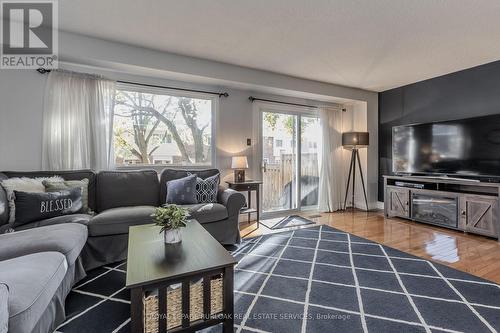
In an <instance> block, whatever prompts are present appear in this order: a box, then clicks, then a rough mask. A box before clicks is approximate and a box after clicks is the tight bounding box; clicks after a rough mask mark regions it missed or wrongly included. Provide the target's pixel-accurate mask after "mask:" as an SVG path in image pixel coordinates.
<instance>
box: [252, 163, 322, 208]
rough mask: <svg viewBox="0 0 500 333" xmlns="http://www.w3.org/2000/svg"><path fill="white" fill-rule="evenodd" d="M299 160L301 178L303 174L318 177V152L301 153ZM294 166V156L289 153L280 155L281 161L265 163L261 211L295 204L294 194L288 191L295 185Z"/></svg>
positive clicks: (303, 176)
mask: <svg viewBox="0 0 500 333" xmlns="http://www.w3.org/2000/svg"><path fill="white" fill-rule="evenodd" d="M301 162H302V164H301V171H302V179H304V178H305V176H312V177H319V170H318V154H316V153H312V154H302V160H301ZM295 168H296V165H295V157H294V155H291V154H283V155H281V162H278V163H273V164H267V166H266V171H265V172H263V183H264V184H263V195H262V210H263V211H272V210H278V209H290V208H292V207H294V206H296V205H295V195H294V193H291V192H290V191H292V189H293V188H294V187H295V181H296V179H295V177H296V175H295Z"/></svg>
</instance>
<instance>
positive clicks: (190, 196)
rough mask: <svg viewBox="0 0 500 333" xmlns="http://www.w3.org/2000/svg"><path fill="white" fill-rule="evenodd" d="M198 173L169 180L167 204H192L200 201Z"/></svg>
mask: <svg viewBox="0 0 500 333" xmlns="http://www.w3.org/2000/svg"><path fill="white" fill-rule="evenodd" d="M196 183H197V180H196V175H191V176H187V177H183V178H179V179H172V180H169V181H168V182H167V200H166V202H167V204H176V205H190V204H195V203H198V201H197V200H196V192H197V191H196V186H197V184H196Z"/></svg>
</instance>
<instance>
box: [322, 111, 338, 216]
mask: <svg viewBox="0 0 500 333" xmlns="http://www.w3.org/2000/svg"><path fill="white" fill-rule="evenodd" d="M319 119H320V124H321V138H322V142H321V149H320V158H319V162H320V168H319V198H318V199H319V210H320V211H321V212H334V211H336V210H339V209H341V208H342V193H343V188H342V181H343V169H342V168H343V164H342V149H343V148H342V111H341V110H340V109H336V108H321V109H320V110H319Z"/></svg>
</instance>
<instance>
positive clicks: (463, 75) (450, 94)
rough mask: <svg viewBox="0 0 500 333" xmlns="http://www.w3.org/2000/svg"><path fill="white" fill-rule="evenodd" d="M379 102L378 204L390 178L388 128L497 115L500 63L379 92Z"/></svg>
mask: <svg viewBox="0 0 500 333" xmlns="http://www.w3.org/2000/svg"><path fill="white" fill-rule="evenodd" d="M378 98H379V101H378V105H379V115H378V119H379V125H378V135H379V138H378V143H379V149H378V151H379V184H378V200H379V201H383V200H384V188H383V187H384V182H383V178H382V176H383V175H388V174H392V127H393V126H398V125H405V124H413V123H425V122H432V121H442V120H452V119H462V118H471V117H476V116H484V115H491V114H500V61H495V62H492V63H489V64H486V65H481V66H477V67H473V68H469V69H466V70H463V71H459V72H455V73H451V74H447V75H443V76H440V77H436V78H433V79H429V80H425V81H421V82H417V83H414V84H410V85H407V86H403V87H399V88H395V89H391V90H387V91H383V92H381V93H379V95H378Z"/></svg>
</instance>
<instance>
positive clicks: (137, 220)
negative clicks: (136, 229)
mask: <svg viewBox="0 0 500 333" xmlns="http://www.w3.org/2000/svg"><path fill="white" fill-rule="evenodd" d="M155 208H156V207H154V206H134V207H119V208H111V209H108V210H105V211H103V212H102V213H100V214H97V215H96V216H94V217H93V218H92V220H90V222H89V226H88V227H89V235H90V236H105V235H119V234H127V233H128V227H130V226H133V225H140V224H148V223H153V218H152V217H151V214H153V212H154V210H155Z"/></svg>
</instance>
